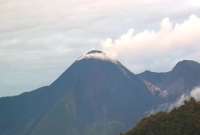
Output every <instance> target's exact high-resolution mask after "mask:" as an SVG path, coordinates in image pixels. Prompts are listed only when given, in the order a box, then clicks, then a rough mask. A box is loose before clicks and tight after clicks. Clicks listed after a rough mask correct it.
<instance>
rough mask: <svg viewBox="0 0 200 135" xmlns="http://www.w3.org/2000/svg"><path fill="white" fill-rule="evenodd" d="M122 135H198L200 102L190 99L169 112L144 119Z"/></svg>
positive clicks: (199, 132)
mask: <svg viewBox="0 0 200 135" xmlns="http://www.w3.org/2000/svg"><path fill="white" fill-rule="evenodd" d="M124 135H200V102H196V101H195V100H194V99H190V100H189V101H185V104H184V105H183V106H181V107H179V108H175V109H174V110H172V111H171V112H159V113H157V114H154V115H151V116H149V117H147V118H144V119H143V120H142V121H141V122H140V123H139V124H138V125H137V126H136V127H135V128H133V129H131V130H130V131H129V132H127V133H126V134H124Z"/></svg>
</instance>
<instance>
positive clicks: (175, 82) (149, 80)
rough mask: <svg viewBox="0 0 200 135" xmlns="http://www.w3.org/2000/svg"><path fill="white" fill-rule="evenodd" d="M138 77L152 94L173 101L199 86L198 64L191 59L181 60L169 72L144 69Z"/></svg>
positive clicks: (199, 65)
mask: <svg viewBox="0 0 200 135" xmlns="http://www.w3.org/2000/svg"><path fill="white" fill-rule="evenodd" d="M138 77H139V78H141V79H142V80H143V82H144V83H145V84H146V86H147V87H148V89H149V91H150V92H151V93H152V94H153V95H158V96H161V97H163V98H166V99H168V101H173V100H175V99H177V98H179V97H180V96H181V95H182V94H185V93H190V91H191V90H192V89H194V88H195V87H198V86H200V64H199V63H198V62H195V61H191V60H183V61H180V62H178V63H177V64H176V66H175V67H174V68H173V69H172V70H171V71H169V72H163V73H156V72H151V71H146V72H144V73H141V74H138Z"/></svg>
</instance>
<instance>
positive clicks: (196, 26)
mask: <svg viewBox="0 0 200 135" xmlns="http://www.w3.org/2000/svg"><path fill="white" fill-rule="evenodd" d="M0 22H1V23H0V24H1V25H0V96H10V95H17V94H19V93H22V92H25V91H30V90H33V89H35V88H38V87H41V86H45V85H49V84H50V83H52V82H53V81H54V80H55V79H56V78H57V77H58V76H59V75H60V74H61V73H62V72H64V71H65V70H66V69H67V67H69V66H70V65H71V64H72V63H73V62H74V61H75V60H76V59H77V58H78V57H79V56H80V55H82V54H84V53H86V52H88V51H90V50H92V49H100V50H103V51H105V52H106V53H107V54H108V55H110V57H114V58H116V59H118V60H120V61H121V63H123V64H124V65H125V66H126V67H127V68H128V69H130V70H131V71H132V72H134V73H140V72H143V71H145V70H151V71H158V72H164V71H169V70H170V69H171V68H172V67H173V66H174V65H175V64H176V63H177V62H178V61H180V60H183V59H192V60H195V61H199V62H200V44H199V43H200V42H199V41H200V1H199V0H176V1H174V0H118V1H115V0H56V1H55V0H20V1H18V0H0Z"/></svg>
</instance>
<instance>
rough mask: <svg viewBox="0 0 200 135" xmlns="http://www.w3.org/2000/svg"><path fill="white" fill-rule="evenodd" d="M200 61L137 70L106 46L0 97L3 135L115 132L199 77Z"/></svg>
mask: <svg viewBox="0 0 200 135" xmlns="http://www.w3.org/2000/svg"><path fill="white" fill-rule="evenodd" d="M199 65H200V64H199V63H196V62H194V61H182V62H179V63H178V64H177V65H176V66H175V68H174V69H173V70H172V71H170V72H166V73H154V72H144V73H141V74H138V75H137V74H134V73H132V72H130V71H129V70H128V69H127V68H126V67H124V66H123V65H122V64H121V63H120V62H119V61H118V60H115V59H112V58H110V57H108V56H107V55H106V54H105V53H104V52H102V51H98V50H92V51H90V52H88V53H86V54H85V55H83V56H81V57H80V58H78V59H77V60H76V61H75V62H74V63H73V64H72V65H71V66H70V67H69V68H68V69H67V70H66V71H65V72H63V74H62V75H61V76H60V77H58V78H57V79H56V80H55V81H54V82H53V83H52V84H50V85H49V86H45V87H42V88H39V89H37V90H33V91H32V92H26V93H23V94H21V95H18V96H13V97H2V98H0V110H1V111H0V135H13V134H14V135H55V134H59V135H66V134H67V135H80V134H81V135H94V134H95V135H116V134H119V133H120V132H124V131H127V130H128V129H129V128H131V127H132V126H134V125H135V124H136V122H138V121H139V120H140V119H141V118H143V117H144V116H145V115H146V114H147V113H148V112H149V111H150V110H151V109H152V108H156V107H158V106H159V105H161V104H163V103H168V102H172V101H174V100H175V99H176V98H177V97H178V96H180V95H181V94H183V93H185V92H189V91H191V90H192V89H193V88H194V87H196V86H198V85H199V84H200V83H199V82H200V81H199V80H200V79H199V78H200V74H199V73H200V66H199Z"/></svg>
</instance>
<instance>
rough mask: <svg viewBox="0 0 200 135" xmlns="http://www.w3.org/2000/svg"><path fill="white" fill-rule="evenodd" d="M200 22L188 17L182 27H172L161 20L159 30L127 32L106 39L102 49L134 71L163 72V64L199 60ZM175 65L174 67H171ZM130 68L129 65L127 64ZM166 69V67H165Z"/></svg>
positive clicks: (172, 24)
mask: <svg viewBox="0 0 200 135" xmlns="http://www.w3.org/2000/svg"><path fill="white" fill-rule="evenodd" d="M199 43H200V18H199V17H198V16H196V15H191V16H190V17H189V18H188V19H186V20H185V21H183V22H182V23H173V22H171V21H170V19H169V18H164V19H163V20H162V21H161V23H160V29H159V30H158V31H155V30H144V31H143V32H138V33H135V32H134V30H133V29H130V30H129V31H128V32H127V33H125V34H123V35H122V36H121V37H120V38H118V39H111V38H108V39H107V40H105V41H104V42H103V43H102V48H103V50H105V51H106V52H107V53H108V54H110V55H111V56H113V57H118V58H120V59H122V61H126V64H128V63H131V64H132V66H129V67H132V69H133V71H143V70H144V69H149V67H150V69H152V70H159V69H162V70H163V69H164V70H165V68H161V67H160V66H163V67H164V66H165V64H164V63H168V61H170V62H174V61H176V62H177V60H180V59H195V60H199V58H200V53H199V52H200V45H199ZM173 64H174V63H173ZM128 65H130V64H128ZM166 67H169V66H166Z"/></svg>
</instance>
